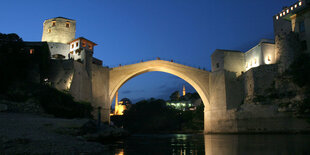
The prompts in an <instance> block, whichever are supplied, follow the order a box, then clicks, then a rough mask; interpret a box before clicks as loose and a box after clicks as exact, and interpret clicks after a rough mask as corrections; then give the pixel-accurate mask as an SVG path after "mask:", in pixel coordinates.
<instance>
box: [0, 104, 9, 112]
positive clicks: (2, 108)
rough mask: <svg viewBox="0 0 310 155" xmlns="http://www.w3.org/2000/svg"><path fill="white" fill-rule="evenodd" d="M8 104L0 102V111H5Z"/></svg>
mask: <svg viewBox="0 0 310 155" xmlns="http://www.w3.org/2000/svg"><path fill="white" fill-rule="evenodd" d="M7 110H8V106H7V105H6V104H0V112H3V111H7Z"/></svg>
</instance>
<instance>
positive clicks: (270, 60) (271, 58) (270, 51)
mask: <svg viewBox="0 0 310 155" xmlns="http://www.w3.org/2000/svg"><path fill="white" fill-rule="evenodd" d="M274 48H275V44H270V43H262V59H263V61H264V62H263V64H275V63H276V58H275V57H276V56H275V49H274Z"/></svg>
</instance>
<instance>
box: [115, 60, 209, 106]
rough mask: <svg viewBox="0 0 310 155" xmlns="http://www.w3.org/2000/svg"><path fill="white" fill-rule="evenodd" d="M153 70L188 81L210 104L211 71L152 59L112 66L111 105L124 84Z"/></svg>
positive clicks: (203, 99)
mask: <svg viewBox="0 0 310 155" xmlns="http://www.w3.org/2000/svg"><path fill="white" fill-rule="evenodd" d="M153 71H159V72H165V73H169V74H172V75H175V76H177V77H179V78H181V79H183V80H184V81H186V82H188V83H189V84H190V85H191V86H192V87H193V88H194V89H195V90H196V91H197V93H198V94H199V95H200V97H201V99H202V102H203V103H204V105H205V107H208V106H209V95H210V93H209V78H210V77H209V76H210V72H208V71H205V70H201V69H197V68H193V67H189V66H185V65H181V64H178V63H174V62H170V61H165V60H152V61H146V62H141V63H137V64H132V65H126V66H119V67H115V68H111V69H110V71H109V100H110V106H111V104H112V101H113V98H114V96H115V94H116V92H117V91H118V90H119V89H120V88H121V86H122V85H123V84H125V83H126V82H127V81H128V80H130V79H132V78H134V77H136V76H138V75H141V74H143V73H147V72H153Z"/></svg>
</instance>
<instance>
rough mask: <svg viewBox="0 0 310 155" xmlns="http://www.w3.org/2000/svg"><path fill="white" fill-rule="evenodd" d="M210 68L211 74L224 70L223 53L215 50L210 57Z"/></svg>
mask: <svg viewBox="0 0 310 155" xmlns="http://www.w3.org/2000/svg"><path fill="white" fill-rule="evenodd" d="M211 68H212V72H217V71H219V70H223V69H224V52H223V51H221V50H216V51H214V52H213V54H212V55H211Z"/></svg>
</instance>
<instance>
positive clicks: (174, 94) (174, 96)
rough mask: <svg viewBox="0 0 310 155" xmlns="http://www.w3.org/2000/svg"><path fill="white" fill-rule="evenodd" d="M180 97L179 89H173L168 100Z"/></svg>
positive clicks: (176, 99)
mask: <svg viewBox="0 0 310 155" xmlns="http://www.w3.org/2000/svg"><path fill="white" fill-rule="evenodd" d="M179 99H180V93H179V91H175V92H173V93H172V94H171V95H170V100H171V101H179Z"/></svg>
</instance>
